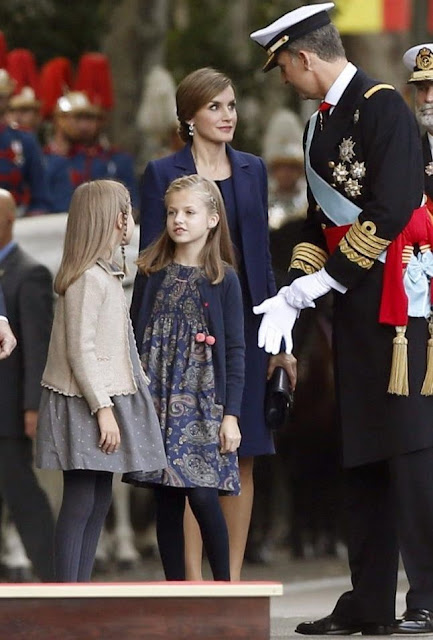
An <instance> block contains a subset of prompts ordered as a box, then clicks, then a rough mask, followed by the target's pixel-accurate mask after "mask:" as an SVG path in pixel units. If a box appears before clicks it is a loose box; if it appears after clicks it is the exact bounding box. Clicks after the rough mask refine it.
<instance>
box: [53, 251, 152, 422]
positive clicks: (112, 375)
mask: <svg viewBox="0 0 433 640" xmlns="http://www.w3.org/2000/svg"><path fill="white" fill-rule="evenodd" d="M122 277H123V273H122V272H121V271H113V270H112V268H111V267H110V265H107V264H105V263H104V262H102V261H98V262H97V263H96V264H95V265H94V266H93V267H91V268H90V269H88V270H87V271H85V272H84V273H83V274H82V275H81V276H80V277H79V278H78V280H76V281H75V282H74V283H73V284H71V285H70V286H69V287H68V288H67V290H66V292H65V295H63V296H59V298H58V300H57V303H56V311H55V314H54V323H53V329H52V332H51V339H50V346H49V349H48V359H47V363H46V367H45V371H44V373H43V376H42V383H41V384H42V386H44V387H48V388H49V389H52V390H54V391H57V392H58V393H61V394H63V395H66V396H79V397H84V398H85V399H86V400H87V402H88V404H89V407H90V411H91V413H92V414H93V413H95V412H96V411H97V410H98V409H100V408H102V407H109V406H113V402H112V400H111V396H117V395H127V394H130V393H135V392H136V391H137V385H136V383H135V381H134V375H133V370H132V362H131V358H130V353H129V342H128V332H129V324H130V320H129V314H128V309H127V305H126V300H125V296H124V293H123V288H122ZM143 376H144V373H143Z"/></svg>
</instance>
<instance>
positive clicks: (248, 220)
mask: <svg viewBox="0 0 433 640" xmlns="http://www.w3.org/2000/svg"><path fill="white" fill-rule="evenodd" d="M176 103H177V113H178V118H179V121H180V135H181V137H182V139H183V140H184V141H185V142H186V146H185V147H184V148H183V149H181V150H180V151H178V152H176V153H174V154H172V155H170V156H167V157H165V158H160V159H158V160H153V161H151V162H149V163H148V165H147V167H146V169H145V172H144V175H143V177H142V180H141V184H140V202H141V209H140V211H141V215H140V249H143V248H144V247H146V246H147V245H149V244H150V243H151V242H152V241H153V240H155V238H156V237H157V235H158V234H159V233H160V232H161V231H162V229H163V227H164V224H165V209H164V202H163V199H164V193H165V190H166V189H167V187H168V185H169V184H170V182H171V181H172V180H174V179H175V178H178V177H179V176H182V175H188V174H193V173H198V174H200V175H203V176H204V177H206V178H209V179H211V180H214V181H215V182H216V183H217V185H218V186H219V188H220V190H221V193H222V195H223V198H224V203H225V206H226V210H227V217H228V221H229V226H230V233H231V237H232V240H233V244H234V246H235V252H236V256H237V261H238V275H239V278H240V281H241V286H242V293H243V305H244V317H245V343H246V362H245V387H244V394H243V402H242V408H241V417H240V428H241V432H242V443H241V446H240V449H239V457H240V470H241V491H242V494H241V496H239V497H236V498H231V497H230V498H223V499H222V500H223V502H224V503H225V504H224V505H223V508H224V510H225V515H226V518H227V521H228V528H229V535H230V543H231V552H230V555H231V577H232V579H234V580H237V579H240V570H241V565H242V560H243V554H244V548H245V543H246V537H247V533H248V527H249V521H250V515H251V507H252V499H253V481H252V470H253V459H254V456H257V455H263V454H271V453H274V445H273V441H272V435H271V433H270V431H269V429H268V428H267V427H266V424H265V418H264V398H265V387H266V378H267V370H268V356H267V355H266V354H265V353H264V352H263V351H262V350H260V349H258V347H257V331H258V326H259V321H258V319H257V317H256V316H254V315H253V313H252V306H253V305H256V304H258V303H260V302H261V301H262V300H263V299H264V298H266V297H268V296H269V295H273V294H274V293H275V291H276V289H275V280H274V276H273V272H272V267H271V256H270V252H269V243H268V216H267V200H268V188H267V174H266V169H265V165H264V163H263V160H262V159H261V158H259V157H257V156H254V155H251V154H249V153H243V152H240V151H235V150H234V149H233V148H232V147H231V146H230V145H229V143H230V142H231V141H232V138H233V134H234V131H235V127H236V121H237V115H236V103H235V95H234V89H233V85H232V83H231V81H230V79H229V78H227V77H226V76H225V75H223V74H222V73H220V72H218V71H215V70H213V69H209V68H204V69H198V70H197V71H194V72H193V73H191V74H189V76H187V77H186V78H184V80H183V81H182V82H181V83H180V85H179V87H178V89H177V93H176ZM139 280H140V277H139V276H138V278H137V281H136V284H135V288H134V296H133V302H132V310H131V314H132V318H133V322H135V323H137V314H138V311H139V308H140V297H141V296H140V282H139ZM187 564H188V558H187ZM189 577H190V578H193V579H199V578H200V575H199V571H195V570H192V572H191V574H190V576H189Z"/></svg>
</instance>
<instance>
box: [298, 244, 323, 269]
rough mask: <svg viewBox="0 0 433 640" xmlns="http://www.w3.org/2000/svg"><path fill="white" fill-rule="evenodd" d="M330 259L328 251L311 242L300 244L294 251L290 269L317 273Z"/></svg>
mask: <svg viewBox="0 0 433 640" xmlns="http://www.w3.org/2000/svg"><path fill="white" fill-rule="evenodd" d="M327 259H328V254H327V253H326V251H324V250H323V249H321V248H320V247H317V246H316V245H315V244H311V243H310V242H300V243H299V244H297V245H296V247H295V248H294V249H293V254H292V261H291V263H290V269H300V270H301V271H303V272H304V273H307V274H310V273H315V272H316V271H319V269H321V268H322V267H323V266H324V264H325V262H326V261H327Z"/></svg>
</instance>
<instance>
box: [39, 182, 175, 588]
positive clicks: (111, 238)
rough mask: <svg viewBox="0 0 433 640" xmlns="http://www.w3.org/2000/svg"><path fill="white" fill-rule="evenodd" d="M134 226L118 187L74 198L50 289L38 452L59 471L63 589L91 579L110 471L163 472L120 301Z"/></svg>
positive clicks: (95, 187) (95, 186)
mask: <svg viewBox="0 0 433 640" xmlns="http://www.w3.org/2000/svg"><path fill="white" fill-rule="evenodd" d="M133 228H134V221H133V218H132V215H131V202H130V197H129V193H128V191H127V189H126V188H125V187H124V186H123V185H122V184H120V183H117V182H114V181H111V180H97V181H94V182H88V183H85V184H82V185H80V186H79V187H78V188H77V189H76V191H75V192H74V195H73V198H72V201H71V207H70V211H69V216H68V224H67V228H66V236H65V245H64V251H63V258H62V262H61V265H60V269H59V272H58V274H57V277H56V279H55V282H54V288H55V291H56V293H58V294H59V299H58V301H57V305H56V312H55V316H54V323H53V329H52V333H51V340H50V346H49V351H48V359H47V364H46V367H45V371H44V373H43V377H42V386H43V387H44V389H43V394H42V399H41V406H40V411H39V424H38V433H37V449H36V462H37V465H38V466H39V467H41V468H47V469H62V470H63V477H64V489H63V502H62V507H61V510H60V514H59V518H58V521H57V527H56V538H55V558H54V562H55V571H56V579H57V581H59V582H77V581H79V582H82V581H88V580H90V577H91V572H92V567H93V562H94V557H95V551H96V545H97V542H98V538H99V535H100V532H101V529H102V526H103V523H104V520H105V516H106V514H107V511H108V509H109V506H110V503H111V491H112V489H111V485H112V476H113V473H114V472H117V473H122V472H127V471H138V470H147V471H152V470H153V471H155V470H158V469H162V468H164V467H165V466H166V458H165V453H164V447H163V443H162V437H161V430H160V428H159V424H158V419H157V416H156V413H155V410H154V408H153V404H152V400H151V397H150V394H149V391H148V389H147V382H146V379H145V375H144V372H143V370H142V367H141V365H140V362H139V358H138V354H137V350H136V348H135V340H134V336H133V332H132V328H131V324H130V321H129V314H128V309H127V306H126V301H125V298H124V295H123V288H122V278H123V275H124V274H123V271H122V270H121V269H120V268H119V267H118V265H117V264H115V263H114V261H113V256H114V253H115V251H116V249H117V248H118V247H119V246H122V247H123V246H124V245H126V244H128V243H129V241H130V238H131V236H132V232H133Z"/></svg>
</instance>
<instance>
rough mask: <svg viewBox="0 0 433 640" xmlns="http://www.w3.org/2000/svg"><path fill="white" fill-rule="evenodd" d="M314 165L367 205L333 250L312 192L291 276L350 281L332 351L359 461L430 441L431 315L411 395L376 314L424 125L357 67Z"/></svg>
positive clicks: (416, 187) (346, 455) (411, 201)
mask: <svg viewBox="0 0 433 640" xmlns="http://www.w3.org/2000/svg"><path fill="white" fill-rule="evenodd" d="M310 159H311V164H312V167H313V168H314V169H315V171H316V172H317V173H318V174H319V175H320V176H321V177H322V178H324V179H325V180H326V181H327V182H328V183H329V184H331V185H332V186H333V188H335V189H338V190H339V191H341V193H343V194H344V195H345V196H346V197H348V198H349V200H351V201H352V202H354V203H355V204H356V205H357V206H358V207H359V208H360V209H361V212H360V214H359V217H358V218H357V220H355V222H354V223H353V224H352V226H351V227H350V228H349V230H348V231H347V232H346V234H345V235H344V237H343V238H342V239H341V241H340V243H339V245H338V246H337V249H336V250H335V251H334V252H333V253H332V255H329V252H328V249H327V245H326V242H325V237H324V229H325V228H329V227H334V226H335V225H334V223H332V222H331V221H330V220H329V219H328V218H327V217H326V216H325V215H324V213H323V212H322V211H321V210H320V207H319V206H318V205H317V203H316V202H315V200H314V197H313V195H312V193H311V191H309V194H308V196H309V210H308V218H307V221H306V224H305V227H304V230H303V235H302V239H301V242H300V243H299V244H298V245H297V246H296V247H295V249H294V252H293V257H292V263H291V270H290V279H291V280H293V279H294V278H296V277H299V276H301V275H305V274H306V273H311V272H313V271H315V270H317V269H319V268H321V267H322V266H325V268H326V270H327V271H328V273H329V274H330V275H331V276H333V277H334V278H335V279H336V280H337V281H338V282H340V283H342V284H343V285H345V286H346V287H347V288H348V290H347V292H346V293H345V294H339V293H335V305H334V320H333V326H334V335H333V340H334V352H335V377H336V393H337V401H338V403H337V404H338V419H339V422H340V424H341V433H342V446H343V462H344V464H345V465H346V466H349V467H351V466H357V465H361V464H365V463H369V462H374V461H377V460H383V459H386V458H389V457H391V456H393V455H396V454H400V453H404V452H407V451H413V450H417V449H422V448H425V447H429V446H432V445H433V398H432V397H424V396H421V395H420V389H421V386H422V382H423V379H424V374H425V368H426V345H427V338H428V335H427V334H428V331H427V323H426V321H425V319H423V318H416V319H411V320H410V321H409V326H408V328H407V333H406V336H407V337H408V340H409V343H408V354H409V387H410V395H409V397H402V396H395V395H391V394H389V393H388V392H387V388H388V382H389V374H390V368H391V358H392V341H393V338H394V336H395V328H394V327H391V326H388V325H382V324H379V322H378V317H379V305H380V299H381V289H382V274H383V264H382V263H381V262H380V261H379V260H378V259H377V258H378V256H379V255H380V254H381V253H382V252H383V250H384V249H386V247H387V246H388V245H389V243H390V242H391V241H392V240H393V239H394V238H395V237H396V236H397V235H398V234H399V233H400V231H401V230H402V229H403V228H404V226H405V225H406V223H407V222H408V220H409V218H410V215H411V213H412V211H413V210H414V209H415V208H417V207H418V206H419V205H420V203H421V199H422V194H423V187H424V184H423V182H424V176H423V164H422V151H421V144H420V137H419V132H418V127H417V124H416V121H415V118H414V116H413V114H412V113H411V111H410V109H409V108H408V106H407V105H406V103H405V102H404V100H403V98H402V97H401V96H400V94H399V93H398V92H397V91H395V90H393V89H392V88H390V87H389V85H378V83H377V82H376V81H374V80H372V79H370V78H368V77H367V76H366V75H365V74H364V73H363V72H362V71H360V70H358V71H357V73H356V74H355V76H354V77H353V79H352V81H351V82H350V83H349V85H348V87H347V88H346V90H345V92H344V93H343V95H342V97H341V99H340V101H339V103H338V104H337V105H336V107H335V109H334V111H333V113H332V114H331V115H330V117H329V119H328V121H327V122H326V123H325V124H324V127H323V130H320V127H319V125H318V126H317V128H316V131H315V134H314V137H313V140H312V144H311V152H310Z"/></svg>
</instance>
